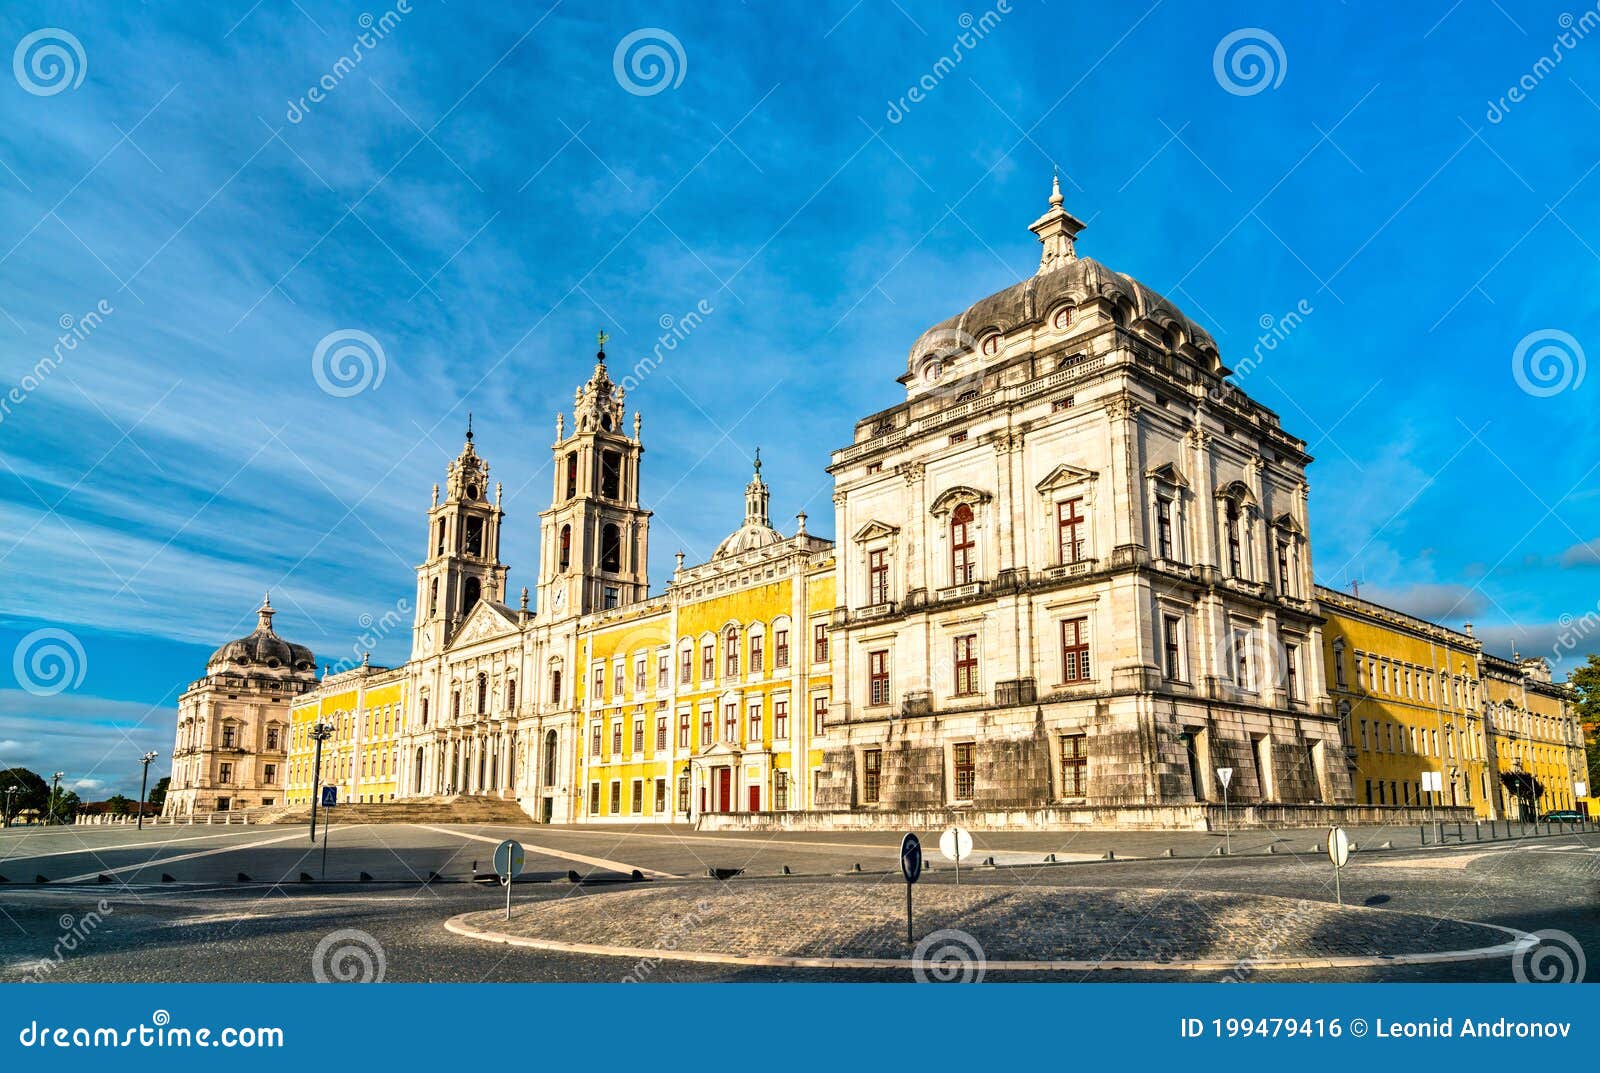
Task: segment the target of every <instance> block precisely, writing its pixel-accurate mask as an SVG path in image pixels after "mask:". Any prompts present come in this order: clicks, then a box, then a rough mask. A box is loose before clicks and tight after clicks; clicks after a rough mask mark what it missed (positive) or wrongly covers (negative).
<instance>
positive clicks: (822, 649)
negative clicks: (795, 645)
mask: <svg viewBox="0 0 1600 1073" xmlns="http://www.w3.org/2000/svg"><path fill="white" fill-rule="evenodd" d="M811 639H812V640H811V644H812V648H813V655H812V658H814V659H815V660H816V661H817V662H818V663H826V662H828V626H827V623H824V622H819V623H817V624H816V626H815V627H813V628H812V630H811Z"/></svg>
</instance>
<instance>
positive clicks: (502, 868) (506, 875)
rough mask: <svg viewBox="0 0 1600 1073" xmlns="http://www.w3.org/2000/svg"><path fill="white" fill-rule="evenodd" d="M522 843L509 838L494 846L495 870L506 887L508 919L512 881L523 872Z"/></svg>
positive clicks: (507, 915) (508, 915)
mask: <svg viewBox="0 0 1600 1073" xmlns="http://www.w3.org/2000/svg"><path fill="white" fill-rule="evenodd" d="M522 862H523V852H522V844H521V843H519V842H518V841H517V840H516V839H513V838H508V839H506V840H505V841H504V842H502V843H500V844H499V845H498V846H496V847H495V848H494V870H495V873H496V874H497V875H499V877H500V882H501V883H502V884H504V885H505V888H506V919H507V920H510V919H511V881H512V880H513V879H515V878H516V877H517V876H519V875H521V874H522Z"/></svg>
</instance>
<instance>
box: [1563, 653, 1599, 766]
mask: <svg viewBox="0 0 1600 1073" xmlns="http://www.w3.org/2000/svg"><path fill="white" fill-rule="evenodd" d="M1567 683H1568V684H1569V685H1570V686H1572V690H1573V692H1574V693H1575V694H1577V703H1576V704H1575V706H1574V707H1575V709H1576V711H1575V714H1576V715H1577V717H1578V722H1579V723H1581V724H1582V725H1583V746H1584V751H1585V753H1586V755H1587V756H1588V760H1589V764H1588V768H1589V796H1590V797H1595V796H1597V795H1600V655H1596V654H1595V653H1592V652H1591V653H1590V654H1589V658H1588V659H1586V660H1585V661H1584V662H1583V663H1582V664H1580V665H1579V666H1578V669H1577V670H1575V671H1573V672H1572V673H1571V674H1570V675H1568V676H1567Z"/></svg>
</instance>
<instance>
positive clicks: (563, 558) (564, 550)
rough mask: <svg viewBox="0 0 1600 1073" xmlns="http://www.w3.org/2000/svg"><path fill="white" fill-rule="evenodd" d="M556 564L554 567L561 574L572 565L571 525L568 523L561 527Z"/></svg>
mask: <svg viewBox="0 0 1600 1073" xmlns="http://www.w3.org/2000/svg"><path fill="white" fill-rule="evenodd" d="M556 564H557V565H556V569H557V570H559V571H560V572H561V573H563V574H564V573H566V572H567V568H568V567H570V566H571V565H572V526H570V525H563V526H562V527H561V554H560V557H559V558H558V559H557V560H556Z"/></svg>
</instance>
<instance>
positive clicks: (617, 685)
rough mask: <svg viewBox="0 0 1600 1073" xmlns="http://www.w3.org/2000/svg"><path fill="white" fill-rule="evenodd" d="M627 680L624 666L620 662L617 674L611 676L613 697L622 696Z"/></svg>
mask: <svg viewBox="0 0 1600 1073" xmlns="http://www.w3.org/2000/svg"><path fill="white" fill-rule="evenodd" d="M626 678H627V675H626V673H625V672H624V669H623V666H622V664H621V663H620V662H619V663H618V664H617V669H616V673H615V674H613V675H612V676H611V687H612V688H611V695H612V696H614V697H620V696H622V683H623V682H624V681H625V680H626Z"/></svg>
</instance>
